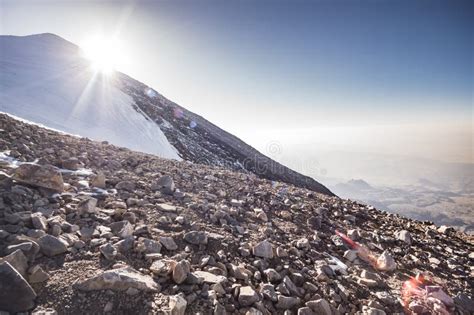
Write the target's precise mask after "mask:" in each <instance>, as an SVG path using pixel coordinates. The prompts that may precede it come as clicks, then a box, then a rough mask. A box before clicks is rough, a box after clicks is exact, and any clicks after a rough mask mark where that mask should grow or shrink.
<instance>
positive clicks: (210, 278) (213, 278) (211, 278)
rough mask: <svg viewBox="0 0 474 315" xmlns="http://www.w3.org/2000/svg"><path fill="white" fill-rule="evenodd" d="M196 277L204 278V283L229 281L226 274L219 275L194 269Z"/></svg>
mask: <svg viewBox="0 0 474 315" xmlns="http://www.w3.org/2000/svg"><path fill="white" fill-rule="evenodd" d="M192 274H193V275H194V276H195V277H196V278H199V279H202V281H203V282H204V283H221V282H225V281H227V278H226V277H224V276H218V275H215V274H213V273H210V272H207V271H199V270H198V271H194V272H193V273H192Z"/></svg>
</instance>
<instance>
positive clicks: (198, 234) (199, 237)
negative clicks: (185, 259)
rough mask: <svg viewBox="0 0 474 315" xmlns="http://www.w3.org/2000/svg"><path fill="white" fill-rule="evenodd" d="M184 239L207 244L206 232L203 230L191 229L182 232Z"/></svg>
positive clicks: (197, 243) (189, 241)
mask: <svg viewBox="0 0 474 315" xmlns="http://www.w3.org/2000/svg"><path fill="white" fill-rule="evenodd" d="M184 240H185V241H186V242H188V243H191V244H194V245H201V244H203V245H205V244H207V234H206V232H204V231H191V232H188V233H186V234H184Z"/></svg>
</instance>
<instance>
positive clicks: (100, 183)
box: [90, 172, 113, 305]
mask: <svg viewBox="0 0 474 315" xmlns="http://www.w3.org/2000/svg"><path fill="white" fill-rule="evenodd" d="M90 184H91V186H92V187H97V188H102V189H105V188H106V184H105V175H104V173H102V172H98V173H97V174H96V175H94V176H93V177H92V179H91V181H90ZM112 305H113V304H112Z"/></svg>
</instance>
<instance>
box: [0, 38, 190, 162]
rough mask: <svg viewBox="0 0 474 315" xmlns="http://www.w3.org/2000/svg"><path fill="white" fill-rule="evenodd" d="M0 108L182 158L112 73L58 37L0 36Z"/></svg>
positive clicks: (50, 124) (74, 131)
mask: <svg viewBox="0 0 474 315" xmlns="http://www.w3.org/2000/svg"><path fill="white" fill-rule="evenodd" d="M0 51H1V52H2V53H1V54H0V69H1V70H0V71H1V75H0V111H3V112H6V113H9V114H12V115H15V116H18V117H21V118H23V119H26V120H29V121H33V122H35V123H37V124H41V125H45V126H48V127H49V128H51V129H56V130H60V131H63V132H65V133H70V134H80V135H81V136H83V137H88V138H91V139H95V140H107V141H109V142H110V143H112V144H115V145H118V146H123V147H127V148H129V149H132V150H136V151H142V152H146V153H151V154H155V155H158V156H160V157H164V158H171V159H177V160H181V158H180V157H179V155H178V153H177V150H176V149H175V148H174V147H173V146H172V145H171V144H170V143H169V142H168V139H167V138H166V136H165V135H164V134H163V132H162V131H161V129H160V128H159V126H158V125H157V124H156V123H154V122H153V121H149V120H147V119H146V117H145V116H144V115H143V113H139V112H137V111H136V110H135V109H134V108H133V105H134V101H133V99H132V98H131V97H130V96H129V95H127V94H125V93H123V92H122V91H121V90H120V89H119V88H118V86H119V85H118V83H117V82H116V81H115V80H114V77H113V76H110V77H109V76H106V75H103V74H100V73H97V72H94V71H93V69H91V67H90V63H89V62H88V61H86V60H84V59H83V58H82V57H81V56H80V54H79V51H78V48H77V46H75V45H73V44H71V43H69V42H67V41H65V40H62V39H60V38H59V37H48V36H43V35H38V36H26V37H16V36H0Z"/></svg>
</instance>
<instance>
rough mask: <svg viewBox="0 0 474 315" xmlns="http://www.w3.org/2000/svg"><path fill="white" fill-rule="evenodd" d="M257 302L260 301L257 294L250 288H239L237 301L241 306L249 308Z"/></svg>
mask: <svg viewBox="0 0 474 315" xmlns="http://www.w3.org/2000/svg"><path fill="white" fill-rule="evenodd" d="M258 300H260V298H259V296H258V293H257V292H255V290H254V289H252V287H249V286H245V287H241V288H240V292H239V298H238V301H239V304H240V305H241V306H250V305H252V304H253V303H255V302H257V301H258Z"/></svg>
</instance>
